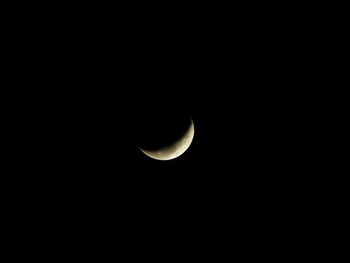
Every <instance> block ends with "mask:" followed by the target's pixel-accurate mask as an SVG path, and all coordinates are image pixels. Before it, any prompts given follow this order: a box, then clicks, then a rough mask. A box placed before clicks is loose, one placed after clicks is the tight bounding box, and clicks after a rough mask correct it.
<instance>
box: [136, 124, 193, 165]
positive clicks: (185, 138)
mask: <svg viewBox="0 0 350 263" xmlns="http://www.w3.org/2000/svg"><path fill="white" fill-rule="evenodd" d="M193 137H194V124H193V120H192V119H191V124H190V126H189V128H188V129H187V131H186V132H185V133H184V134H183V135H182V136H181V137H180V138H179V139H178V140H177V141H175V142H174V143H172V144H170V145H168V146H166V147H163V148H160V149H158V150H144V149H141V148H140V150H141V151H142V152H143V153H144V154H145V155H147V156H148V157H151V158H153V159H156V160H160V161H168V160H172V159H175V158H177V157H179V156H180V155H182V154H183V153H184V152H186V150H187V149H188V148H189V147H190V145H191V143H192V140H193Z"/></svg>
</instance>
